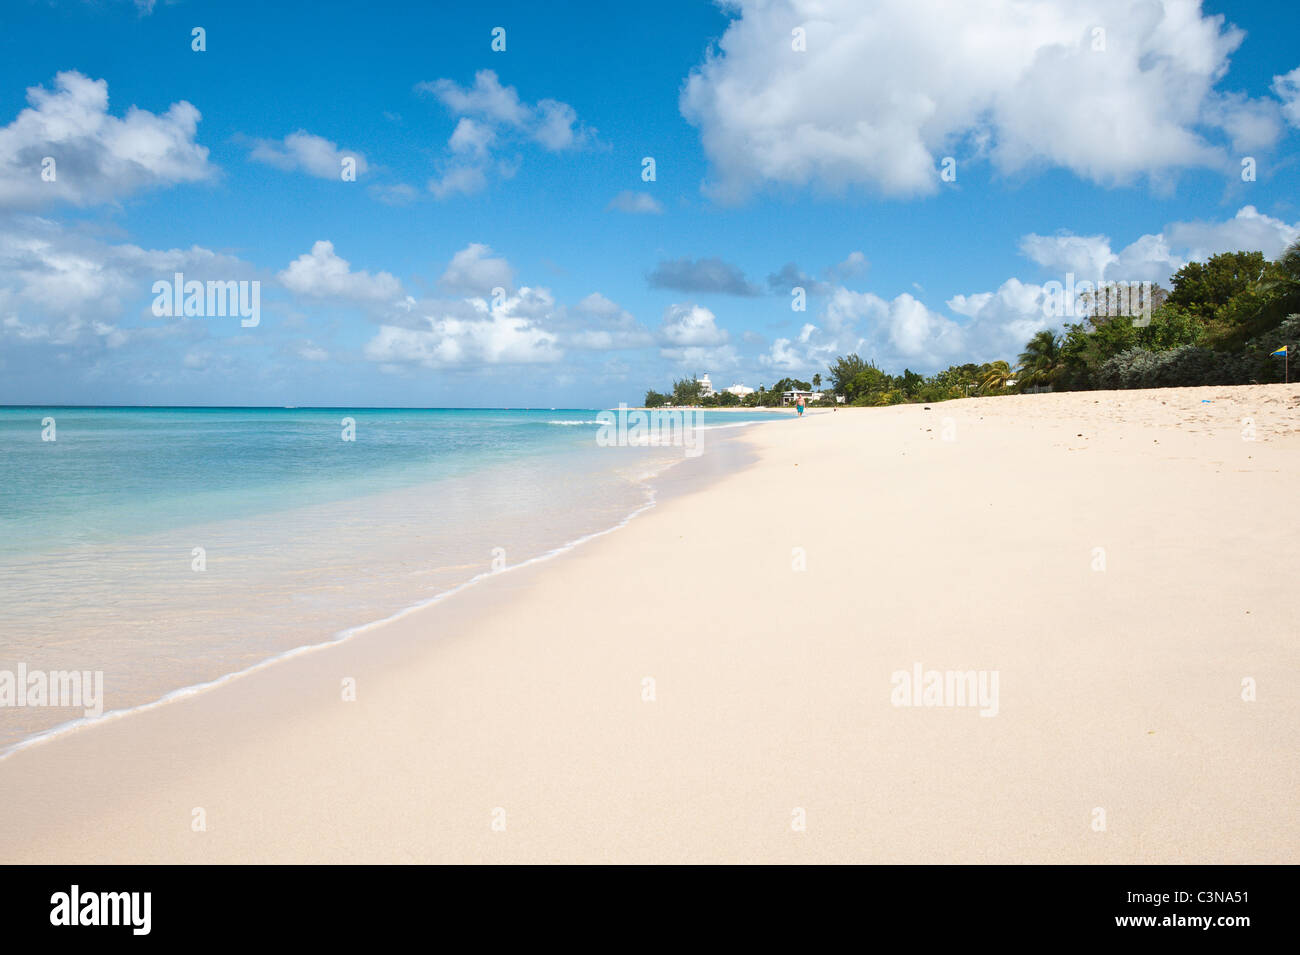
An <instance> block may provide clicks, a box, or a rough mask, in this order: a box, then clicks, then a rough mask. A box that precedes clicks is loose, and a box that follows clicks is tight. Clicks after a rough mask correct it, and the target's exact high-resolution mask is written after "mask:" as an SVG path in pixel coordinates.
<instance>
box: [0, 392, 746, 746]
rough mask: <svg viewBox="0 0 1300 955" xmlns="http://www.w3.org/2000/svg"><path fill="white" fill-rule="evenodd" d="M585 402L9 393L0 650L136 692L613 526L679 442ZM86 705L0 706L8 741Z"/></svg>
mask: <svg viewBox="0 0 1300 955" xmlns="http://www.w3.org/2000/svg"><path fill="white" fill-rule="evenodd" d="M597 413H598V412H596V411H593V410H590V409H554V410H526V411H516V410H474V409H456V410H446V409H434V410H392V409H383V410H378V409H370V410H343V409H289V408H285V409H270V408H256V409H249V408H165V409H153V408H148V409H146V408H41V407H24V408H13V407H10V408H0V671H5V670H8V671H10V672H16V670H17V667H18V665H19V664H25V665H26V667H27V668H28V669H29V670H43V671H46V672H48V671H53V670H74V669H75V670H82V671H85V670H90V671H102V672H103V674H104V696H105V710H106V711H108V710H121V709H129V708H132V707H135V706H139V705H142V704H145V703H149V702H152V701H154V700H157V699H159V698H161V697H163V696H165V695H166V694H168V693H170V692H174V691H176V690H179V689H182V688H185V687H190V686H194V685H198V684H202V683H205V682H209V681H211V680H214V679H218V678H220V677H222V676H224V675H226V674H230V673H233V672H238V671H239V670H242V669H245V668H247V667H249V666H252V665H254V664H256V663H259V662H261V661H263V660H266V659H269V658H271V657H274V656H276V655H279V654H282V653H285V652H287V651H290V650H293V649H295V648H297V647H301V646H305V645H312V644H318V643H322V642H327V641H329V640H332V639H336V638H338V637H339V636H341V635H344V634H346V633H347V631H349V629H351V628H355V627H359V626H363V625H365V624H367V623H371V622H374V621H376V620H380V619H383V618H385V617H388V616H391V615H392V614H394V613H397V612H399V611H401V610H403V609H405V608H408V607H411V606H414V605H417V604H419V603H421V602H424V601H427V600H429V599H431V598H433V597H436V596H437V595H438V594H441V593H445V592H447V591H448V590H450V589H452V588H454V587H456V586H458V585H460V584H463V583H465V582H467V581H469V580H471V579H473V578H475V577H476V576H478V575H481V574H485V573H487V572H489V571H492V570H494V569H499V568H500V567H502V566H507V567H508V566H512V565H517V564H519V563H522V562H523V561H526V560H530V559H533V558H536V557H539V556H542V555H545V554H548V553H551V552H554V551H556V550H557V549H563V548H565V547H567V546H569V545H571V544H572V543H573V542H574V541H577V540H580V539H582V538H584V537H587V536H589V535H591V534H594V533H598V532H600V531H603V530H606V529H609V528H611V527H614V526H617V525H618V524H620V523H621V522H623V521H625V520H627V519H628V517H629V516H630V515H632V514H634V513H635V512H637V511H638V510H639V509H641V508H644V507H645V506H647V504H648V503H649V502H650V501H651V499H652V496H653V481H654V478H655V477H656V475H658V474H660V473H661V472H662V471H664V469H666V468H667V467H669V466H671V465H672V464H674V463H676V462H679V461H681V460H682V458H683V453H682V449H681V448H674V447H653V446H651V447H598V446H597V444H596V434H597V430H598V425H597V423H596V415H597ZM770 418H771V416H770V415H765V414H762V413H757V414H749V415H746V414H743V413H741V414H736V413H713V414H710V413H708V412H705V413H704V414H703V423H704V426H705V428H706V431H705V437H706V441H705V449H706V453H707V448H708V443H709V442H708V440H707V439H708V438H709V436H710V435H711V434H712V435H715V437H716V438H717V439H722V438H723V436H724V435H727V434H735V433H737V432H736V431H734V430H730V429H732V428H734V427H735V426H737V425H741V424H748V423H753V422H755V421H762V420H770ZM47 419H53V422H52V428H51V426H50V424H49V423H48V422H47ZM714 429H717V430H716V432H715V431H714ZM51 437H52V438H53V439H54V440H46V439H48V438H51ZM347 438H351V440H347ZM494 562H495V563H494ZM78 716H80V712H79V711H70V710H67V709H56V708H43V707H31V706H28V707H23V708H12V707H10V708H0V751H2V750H3V749H4V748H5V747H8V746H11V745H12V744H14V743H16V742H19V741H21V740H24V739H26V738H29V737H32V736H33V735H36V734H40V733H43V732H46V731H48V730H50V729H51V728H52V727H56V726H59V725H60V724H65V723H67V722H69V721H70V720H73V719H75V718H76V717H78Z"/></svg>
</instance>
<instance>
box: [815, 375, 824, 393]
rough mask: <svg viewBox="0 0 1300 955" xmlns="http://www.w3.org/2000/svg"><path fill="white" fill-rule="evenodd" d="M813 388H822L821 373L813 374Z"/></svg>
mask: <svg viewBox="0 0 1300 955" xmlns="http://www.w3.org/2000/svg"><path fill="white" fill-rule="evenodd" d="M813 388H814V389H815V390H816V391H821V390H822V376H821V375H820V374H816V375H813Z"/></svg>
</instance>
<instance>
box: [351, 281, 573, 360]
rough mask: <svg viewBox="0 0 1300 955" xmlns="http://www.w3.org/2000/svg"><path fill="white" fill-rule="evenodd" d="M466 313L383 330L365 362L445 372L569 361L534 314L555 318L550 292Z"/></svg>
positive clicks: (478, 303) (479, 302)
mask: <svg viewBox="0 0 1300 955" xmlns="http://www.w3.org/2000/svg"><path fill="white" fill-rule="evenodd" d="M468 304H469V306H470V307H471V309H472V311H471V313H470V314H469V315H465V314H463V312H464V309H457V310H455V311H451V310H449V313H443V314H437V315H426V316H424V317H423V319H422V320H419V321H416V322H415V323H414V327H409V326H407V325H381V326H380V328H379V331H378V333H377V334H376V335H375V337H374V338H373V339H371V340H370V341H369V342H367V343H366V346H365V356H366V357H367V358H368V359H370V360H371V361H374V362H379V363H381V364H384V365H390V366H397V367H400V366H403V365H418V366H422V367H425V368H440V367H446V366H453V365H466V364H489V365H497V364H531V363H537V362H553V361H557V360H559V359H560V358H561V357H562V356H563V351H562V349H561V348H560V347H559V344H558V339H557V337H556V335H555V334H554V333H552V332H550V331H547V330H546V329H544V328H542V327H541V325H540V323H539V322H538V321H536V320H535V318H533V317H532V315H530V314H529V313H537V312H543V313H545V312H549V311H550V310H551V309H552V308H553V307H554V304H555V303H554V300H553V299H551V297H550V294H549V293H548V292H546V290H544V289H536V290H535V289H530V288H527V287H525V288H521V289H520V290H519V291H518V293H517V294H515V295H513V296H510V297H508V298H506V299H505V301H503V302H502V303H500V304H499V305H491V304H489V303H488V302H487V301H485V300H483V299H474V300H471V301H470V302H469V303H468Z"/></svg>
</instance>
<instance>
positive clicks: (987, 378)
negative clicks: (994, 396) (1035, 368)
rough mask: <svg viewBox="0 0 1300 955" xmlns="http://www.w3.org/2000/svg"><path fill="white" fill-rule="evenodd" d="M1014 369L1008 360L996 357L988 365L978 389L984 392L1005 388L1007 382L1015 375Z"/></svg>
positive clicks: (998, 390) (993, 391)
mask: <svg viewBox="0 0 1300 955" xmlns="http://www.w3.org/2000/svg"><path fill="white" fill-rule="evenodd" d="M1015 374H1016V371H1015V369H1014V368H1012V367H1011V363H1010V362H1006V361H1003V360H1002V359H998V360H997V361H995V362H992V363H991V364H989V366H988V371H987V372H985V373H984V378H983V380H982V381H981V382H980V391H982V392H984V393H985V394H989V393H990V392H992V393H1000V392H1003V391H1005V390H1006V388H1007V382H1008V381H1010V380H1011V379H1012V378H1014V377H1015Z"/></svg>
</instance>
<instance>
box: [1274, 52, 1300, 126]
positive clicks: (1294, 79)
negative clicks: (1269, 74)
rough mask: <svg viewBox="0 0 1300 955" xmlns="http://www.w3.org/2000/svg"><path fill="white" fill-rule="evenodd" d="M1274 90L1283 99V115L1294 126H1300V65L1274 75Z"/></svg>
mask: <svg viewBox="0 0 1300 955" xmlns="http://www.w3.org/2000/svg"><path fill="white" fill-rule="evenodd" d="M1272 89H1273V92H1274V93H1276V94H1277V98H1278V99H1280V100H1281V101H1282V115H1283V116H1285V117H1286V121H1287V122H1288V123H1290V124H1291V125H1292V126H1300V66H1297V67H1296V68H1295V69H1294V70H1292V71H1291V72H1290V73H1285V74H1283V75H1282V76H1275V77H1273V87H1272Z"/></svg>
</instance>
